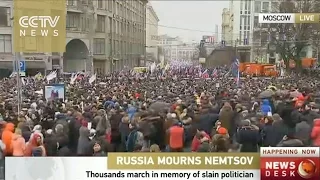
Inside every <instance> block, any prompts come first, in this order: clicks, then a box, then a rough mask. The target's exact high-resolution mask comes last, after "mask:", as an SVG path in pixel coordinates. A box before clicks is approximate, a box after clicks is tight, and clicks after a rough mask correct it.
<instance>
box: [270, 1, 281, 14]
mask: <svg viewBox="0 0 320 180" xmlns="http://www.w3.org/2000/svg"><path fill="white" fill-rule="evenodd" d="M278 6H279V3H278V2H271V9H270V11H271V12H272V13H275V12H277V9H278Z"/></svg>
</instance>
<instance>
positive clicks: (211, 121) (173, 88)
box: [0, 69, 320, 157]
mask: <svg viewBox="0 0 320 180" xmlns="http://www.w3.org/2000/svg"><path fill="white" fill-rule="evenodd" d="M222 71H224V69H219V72H215V76H214V77H212V78H210V79H206V78H201V77H196V76H195V75H194V74H191V75H190V74H185V73H182V72H181V71H171V72H170V74H169V73H168V74H167V75H165V76H161V77H160V76H155V75H152V74H141V75H139V76H132V74H130V73H129V72H121V73H120V72H118V73H114V74H111V75H108V76H104V77H98V78H97V79H96V80H95V82H94V83H92V84H91V83H88V78H86V77H84V78H81V79H80V80H77V81H76V82H75V83H69V80H68V79H63V78H62V77H61V78H60V79H59V78H58V80H57V81H60V82H63V83H65V87H66V94H65V99H64V100H62V99H56V98H55V99H54V98H53V99H50V100H46V99H44V97H43V95H41V94H38V93H36V92H37V91H39V90H40V89H42V88H43V86H44V85H45V84H46V83H47V82H46V81H45V80H38V79H36V78H32V77H30V78H28V81H27V83H26V84H24V85H23V87H22V89H23V90H22V97H23V103H22V104H21V106H22V110H21V112H18V111H17V98H16V97H17V87H16V78H5V79H2V80H1V81H0V126H1V131H0V137H1V141H0V152H1V157H5V156H107V154H108V152H258V151H259V147H268V146H272V147H275V146H278V147H301V146H318V147H319V146H320V114H319V108H320V106H319V98H320V94H318V92H317V89H319V87H320V81H319V80H318V78H314V77H310V76H298V75H293V76H290V77H283V78H260V77H257V78H254V77H243V78H241V79H240V82H237V83H236V82H235V80H234V78H232V77H228V76H226V75H225V73H222Z"/></svg>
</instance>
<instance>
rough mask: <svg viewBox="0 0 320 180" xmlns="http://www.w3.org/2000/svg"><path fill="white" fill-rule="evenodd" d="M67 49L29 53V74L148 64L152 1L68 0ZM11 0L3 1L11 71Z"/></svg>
mask: <svg viewBox="0 0 320 180" xmlns="http://www.w3.org/2000/svg"><path fill="white" fill-rule="evenodd" d="M66 2H67V17H66V19H67V22H66V31H67V39H66V52H64V53H50V54H48V53H37V54H35V53H24V54H22V57H24V59H25V60H26V67H27V73H28V72H33V73H34V72H35V71H41V70H51V69H52V68H60V69H61V70H63V71H66V72H70V71H79V70H86V71H95V72H97V73H101V74H102V73H107V72H111V71H115V70H120V69H123V68H125V67H134V66H140V65H143V64H144V63H145V46H146V4H147V0H127V1H119V0H108V1H88V0H66ZM12 16H13V3H12V1H0V69H7V70H8V69H9V70H10V69H11V70H12V61H13V59H14V55H13V53H12V41H11V39H13V38H12V23H13V22H12V21H11V19H12Z"/></svg>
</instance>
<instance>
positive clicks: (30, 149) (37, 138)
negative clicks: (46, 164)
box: [24, 133, 45, 156]
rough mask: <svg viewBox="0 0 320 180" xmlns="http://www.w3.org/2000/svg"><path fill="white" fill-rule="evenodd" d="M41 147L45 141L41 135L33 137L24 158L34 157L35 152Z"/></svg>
mask: <svg viewBox="0 0 320 180" xmlns="http://www.w3.org/2000/svg"><path fill="white" fill-rule="evenodd" d="M40 145H43V139H42V137H41V135H40V134H37V133H36V134H34V135H33V136H32V139H30V140H29V142H28V143H27V145H26V149H25V151H24V156H34V155H33V150H34V149H35V148H37V147H38V146H40ZM44 149H45V148H44ZM42 153H44V152H41V154H42Z"/></svg>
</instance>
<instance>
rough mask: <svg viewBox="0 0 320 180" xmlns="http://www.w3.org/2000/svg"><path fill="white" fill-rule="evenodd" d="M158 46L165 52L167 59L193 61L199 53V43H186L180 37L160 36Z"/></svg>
mask: <svg viewBox="0 0 320 180" xmlns="http://www.w3.org/2000/svg"><path fill="white" fill-rule="evenodd" d="M158 46H159V47H160V48H161V49H162V51H163V53H164V59H165V61H167V62H168V61H177V60H180V61H185V62H187V61H192V60H193V59H194V58H195V57H197V56H198V54H199V49H198V48H197V44H194V43H193V44H186V43H183V41H182V40H181V39H180V38H179V37H170V36H168V35H162V36H159V43H158Z"/></svg>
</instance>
